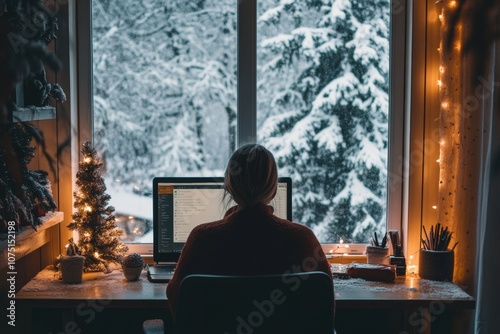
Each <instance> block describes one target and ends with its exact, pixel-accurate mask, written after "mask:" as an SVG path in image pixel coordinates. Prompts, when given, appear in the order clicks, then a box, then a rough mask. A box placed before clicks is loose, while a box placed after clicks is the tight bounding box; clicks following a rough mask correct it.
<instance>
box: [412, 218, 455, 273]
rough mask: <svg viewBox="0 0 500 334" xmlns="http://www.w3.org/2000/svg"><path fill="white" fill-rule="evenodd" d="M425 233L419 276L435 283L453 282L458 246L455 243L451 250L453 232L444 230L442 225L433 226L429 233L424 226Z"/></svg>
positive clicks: (446, 228) (422, 240)
mask: <svg viewBox="0 0 500 334" xmlns="http://www.w3.org/2000/svg"><path fill="white" fill-rule="evenodd" d="M422 230H423V232H424V235H423V238H422V239H421V242H422V248H421V249H420V258H419V276H420V277H421V278H425V279H430V280H435V281H450V282H451V281H452V279H453V269H454V262H455V258H454V252H453V250H454V249H455V247H456V246H457V244H458V241H457V242H455V244H454V245H453V247H452V248H451V249H449V245H450V242H451V238H452V236H453V232H451V231H449V230H448V227H445V228H443V226H442V225H441V223H439V222H438V223H437V224H436V225H435V226H434V225H433V226H431V228H430V230H429V233H427V230H426V229H425V226H423V225H422Z"/></svg>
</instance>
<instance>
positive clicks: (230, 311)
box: [175, 272, 334, 334]
mask: <svg viewBox="0 0 500 334" xmlns="http://www.w3.org/2000/svg"><path fill="white" fill-rule="evenodd" d="M333 309H334V295H333V282H332V279H331V278H330V277H329V276H328V275H327V274H325V273H323V272H308V273H294V274H284V275H267V276H216V275H215V276H214V275H190V276H188V277H186V278H185V279H184V280H183V281H182V283H181V287H180V291H179V299H178V303H177V314H176V321H175V328H176V333H178V334H188V333H189V334H196V333H219V334H264V333H265V334H268V333H269V334H271V333H272V334H276V333H287V334H294V333H314V334H323V333H325V334H332V333H333V328H334V311H333Z"/></svg>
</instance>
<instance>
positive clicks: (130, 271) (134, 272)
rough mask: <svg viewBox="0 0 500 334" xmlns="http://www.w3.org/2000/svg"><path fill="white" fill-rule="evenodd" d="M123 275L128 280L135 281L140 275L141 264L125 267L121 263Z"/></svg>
mask: <svg viewBox="0 0 500 334" xmlns="http://www.w3.org/2000/svg"><path fill="white" fill-rule="evenodd" d="M122 269H123V275H124V276H125V278H126V279H128V280H129V281H137V280H138V279H139V277H141V272H142V266H140V267H125V266H124V265H122Z"/></svg>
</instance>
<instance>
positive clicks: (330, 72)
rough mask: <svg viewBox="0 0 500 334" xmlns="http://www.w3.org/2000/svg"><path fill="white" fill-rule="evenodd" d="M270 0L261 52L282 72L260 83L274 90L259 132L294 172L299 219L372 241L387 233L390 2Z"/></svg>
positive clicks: (327, 238)
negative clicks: (373, 236) (372, 236)
mask: <svg viewBox="0 0 500 334" xmlns="http://www.w3.org/2000/svg"><path fill="white" fill-rule="evenodd" d="M266 4H267V6H268V7H266V8H264V9H263V12H262V14H261V15H260V18H259V24H261V26H263V30H264V31H267V35H266V33H263V34H262V36H263V38H262V40H261V46H262V47H263V48H264V52H263V54H262V55H261V56H260V59H259V60H260V62H261V64H262V68H263V70H262V71H261V73H264V74H262V75H265V73H273V75H274V76H275V79H274V80H273V78H271V77H269V78H268V80H260V81H259V82H260V84H261V86H259V87H258V89H259V91H269V90H271V89H274V92H275V93H274V96H275V98H273V99H272V100H271V99H270V100H269V101H268V105H269V106H270V107H268V108H269V109H270V110H272V111H271V112H269V113H268V115H267V119H266V120H265V121H264V122H263V125H262V127H261V129H260V132H259V140H260V141H261V142H263V143H264V144H265V145H267V146H268V148H269V149H270V150H271V151H273V152H274V153H275V155H276V158H277V161H278V164H279V168H280V173H281V175H290V176H291V177H292V178H293V181H294V183H295V187H296V189H297V193H296V195H295V196H294V203H293V204H294V214H295V219H297V220H298V221H299V222H301V223H304V224H306V225H307V226H309V227H311V228H312V229H313V230H314V232H315V233H316V235H317V236H318V238H319V239H320V240H321V241H323V242H338V241H339V239H340V238H343V239H344V240H346V241H348V242H366V241H368V235H369V233H372V232H373V231H374V230H378V231H382V230H383V231H385V209H386V179H387V168H386V163H387V145H388V87H389V81H388V70H389V56H388V55H389V15H390V14H389V5H390V3H389V0H306V1H304V0H282V1H271V0H270V1H267V2H266ZM266 29H267V30H266ZM283 77H286V78H287V79H286V80H284V79H283ZM273 87H274V88H273ZM276 87H277V88H278V91H276ZM263 96H264V98H265V97H266V95H263Z"/></svg>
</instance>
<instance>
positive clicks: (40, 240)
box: [0, 212, 64, 270]
mask: <svg viewBox="0 0 500 334" xmlns="http://www.w3.org/2000/svg"><path fill="white" fill-rule="evenodd" d="M63 219H64V214H63V213H62V212H52V213H48V214H47V215H46V216H45V217H43V218H41V220H42V225H40V226H38V227H37V230H36V231H35V230H34V229H33V228H31V227H24V228H22V229H21V230H20V231H17V232H16V233H15V234H14V235H15V239H12V237H10V238H9V237H8V235H12V234H8V233H3V234H2V235H1V236H0V239H1V240H0V270H2V269H4V268H6V267H7V265H8V264H9V258H13V259H14V261H11V262H15V261H18V260H19V259H20V258H22V257H23V256H26V255H28V254H30V253H31V252H33V251H35V250H37V249H38V248H40V247H42V246H43V245H45V244H47V243H49V242H50V241H51V239H50V233H51V228H52V227H54V226H57V225H59V223H60V222H62V221H63ZM9 240H11V242H12V240H14V241H15V243H14V245H12V244H9ZM12 246H14V251H13V252H12V249H11V251H9V248H12Z"/></svg>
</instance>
